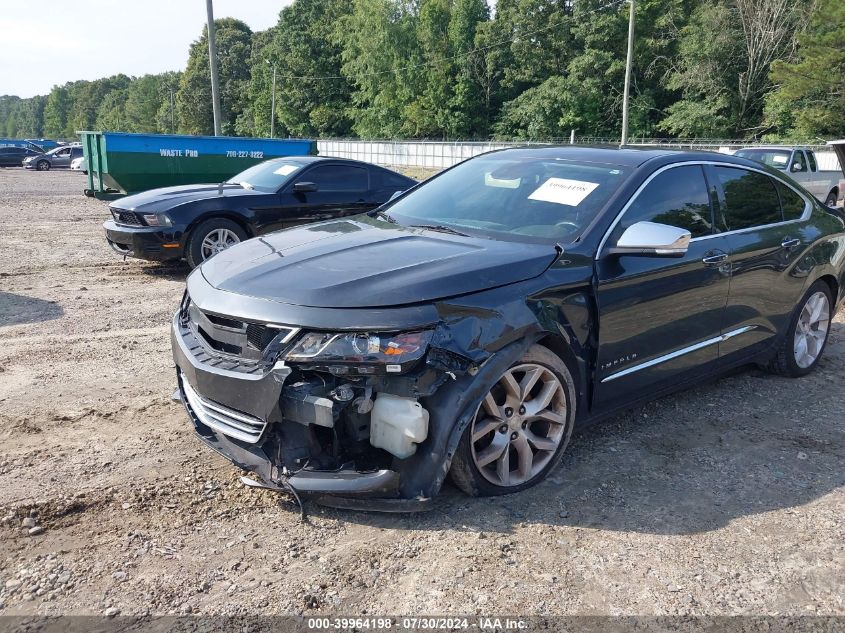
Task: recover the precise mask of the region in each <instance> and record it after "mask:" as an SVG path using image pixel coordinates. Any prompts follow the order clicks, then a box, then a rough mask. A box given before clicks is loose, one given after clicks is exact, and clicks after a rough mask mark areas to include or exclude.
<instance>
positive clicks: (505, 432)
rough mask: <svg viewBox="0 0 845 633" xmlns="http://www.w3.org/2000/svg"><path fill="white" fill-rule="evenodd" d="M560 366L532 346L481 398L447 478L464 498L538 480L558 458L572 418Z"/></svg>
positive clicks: (571, 392) (570, 387)
mask: <svg viewBox="0 0 845 633" xmlns="http://www.w3.org/2000/svg"><path fill="white" fill-rule="evenodd" d="M574 402H575V389H574V383H573V381H572V376H571V375H570V373H569V370H568V369H567V368H566V365H565V364H564V363H563V362H562V361H561V360H560V359H559V358H558V357H557V356H555V355H554V354H553V353H552V352H550V351H549V350H548V349H546V348H544V347H540V346H536V345H535V346H534V347H532V348H531V349H529V350H528V351H527V352H526V353H525V354H524V355H523V357H522V358H521V359H520V360H519V362H517V363H516V364H514V365H513V366H512V367H510V369H508V370H507V371H506V372H505V373H504V374H502V376H501V377H500V378H499V380H498V381H497V382H496V384H495V385H493V387H492V388H491V389H490V391H489V392H488V393H487V395H486V396H485V398H484V400H483V401H482V403H481V405H480V406H479V407H478V410H477V411H476V413H475V416H474V417H473V419H472V422H471V423H470V425H469V427H468V428H467V430H466V431H465V432H464V435H463V437H462V438H461V443H460V445H459V446H458V450H457V452H456V453H455V457H454V459H453V461H452V468H451V471H450V473H451V477H452V480H453V481H454V482H455V484H456V485H457V486H458V487H459V488H460V489H461V490H463V491H464V492H466V493H467V494H470V495H473V496H478V495H501V494H507V493H510V492H516V491H518V490H523V489H525V488H528V487H529V486H533V485H534V484H536V483H537V482H538V481H540V480H541V479H543V478H544V477H545V476H546V474H547V473H548V472H549V471H550V470H551V469H552V468H554V466H555V465H556V464H557V463H558V462H559V461H560V458H561V456H562V455H563V450H564V449H565V448H566V445H567V444H568V443H569V438H570V436H571V435H572V426H573V422H574V419H575V404H574Z"/></svg>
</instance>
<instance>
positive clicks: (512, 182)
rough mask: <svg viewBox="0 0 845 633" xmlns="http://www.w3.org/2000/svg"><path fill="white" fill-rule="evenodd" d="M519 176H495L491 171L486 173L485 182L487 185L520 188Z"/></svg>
mask: <svg viewBox="0 0 845 633" xmlns="http://www.w3.org/2000/svg"><path fill="white" fill-rule="evenodd" d="M519 181H520V179H519V178H494V177H493V174H491V173H490V172H488V173H486V174H484V184H485V186H487V187H501V188H502V189H519Z"/></svg>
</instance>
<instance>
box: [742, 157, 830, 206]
mask: <svg viewBox="0 0 845 633" xmlns="http://www.w3.org/2000/svg"><path fill="white" fill-rule="evenodd" d="M834 149H836V148H835V147H834ZM735 155H736V156H741V157H742V158H749V159H751V160H756V161H757V162H760V163H763V164H765V165H768V166H769V167H774V168H775V169H780V170H781V171H786V172H788V173H789V175H790V176H791V177H792V179H793V180H795V181H796V182H798V183H800V184H801V185H803V187H804V188H805V189H806V190H807V191H809V192H810V193H811V194H813V195H814V196H816V198H818V199H819V200H821V201H823V202H824V203H825V204H826V205H827V206H829V207H833V206H836V205H837V204H838V203H839V200H840V199H841V198H842V197H843V196H845V173H843V171H842V170H841V169H840V170H820V169H819V168H818V163H817V162H816V154H815V152H813V150H811V149H807V148H804V147H777V146H772V147H764V146H757V147H745V148H743V149H741V150H738V151H737V152H736V154H735ZM837 155H839V161H840V164H842V159H843V156H842V154H840V153H839V152H837Z"/></svg>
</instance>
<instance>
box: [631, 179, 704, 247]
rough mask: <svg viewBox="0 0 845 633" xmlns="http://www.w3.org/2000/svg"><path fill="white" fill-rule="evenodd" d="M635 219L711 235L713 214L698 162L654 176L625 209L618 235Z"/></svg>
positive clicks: (697, 234)
mask: <svg viewBox="0 0 845 633" xmlns="http://www.w3.org/2000/svg"><path fill="white" fill-rule="evenodd" d="M637 222H657V223H659V224H668V225H670V226H676V227H678V228H681V229H686V230H688V231H689V232H690V233H691V234H692V236H693V237H703V236H705V235H710V234H711V233H712V232H713V217H712V211H711V207H710V197H709V195H708V194H707V182H706V181H705V180H704V171H703V170H702V168H701V166H700V165H684V166H682V167H673V168H672V169H667V170H666V171H664V172H662V173H660V174H658V175H657V176H655V177H654V179H653V180H652V181H651V182H650V183H648V184H647V185H646V186H645V189H643V190H642V191H641V192H640V194H639V195H638V196H637V198H636V199H635V200H634V202H633V203H632V204H631V206H630V207H628V210H627V211H626V212H625V215H624V216H623V218H622V222H621V223H620V224H621V227H620V228H621V230H619V233H620V235H621V232H622V231H624V230H625V229H627V228H628V227H629V226H631V225H632V224H635V223H637Z"/></svg>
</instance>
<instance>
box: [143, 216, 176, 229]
mask: <svg viewBox="0 0 845 633" xmlns="http://www.w3.org/2000/svg"><path fill="white" fill-rule="evenodd" d="M144 222H146V223H147V226H173V222H171V221H170V218H169V217H167V215H165V214H164V213H145V214H144Z"/></svg>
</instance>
